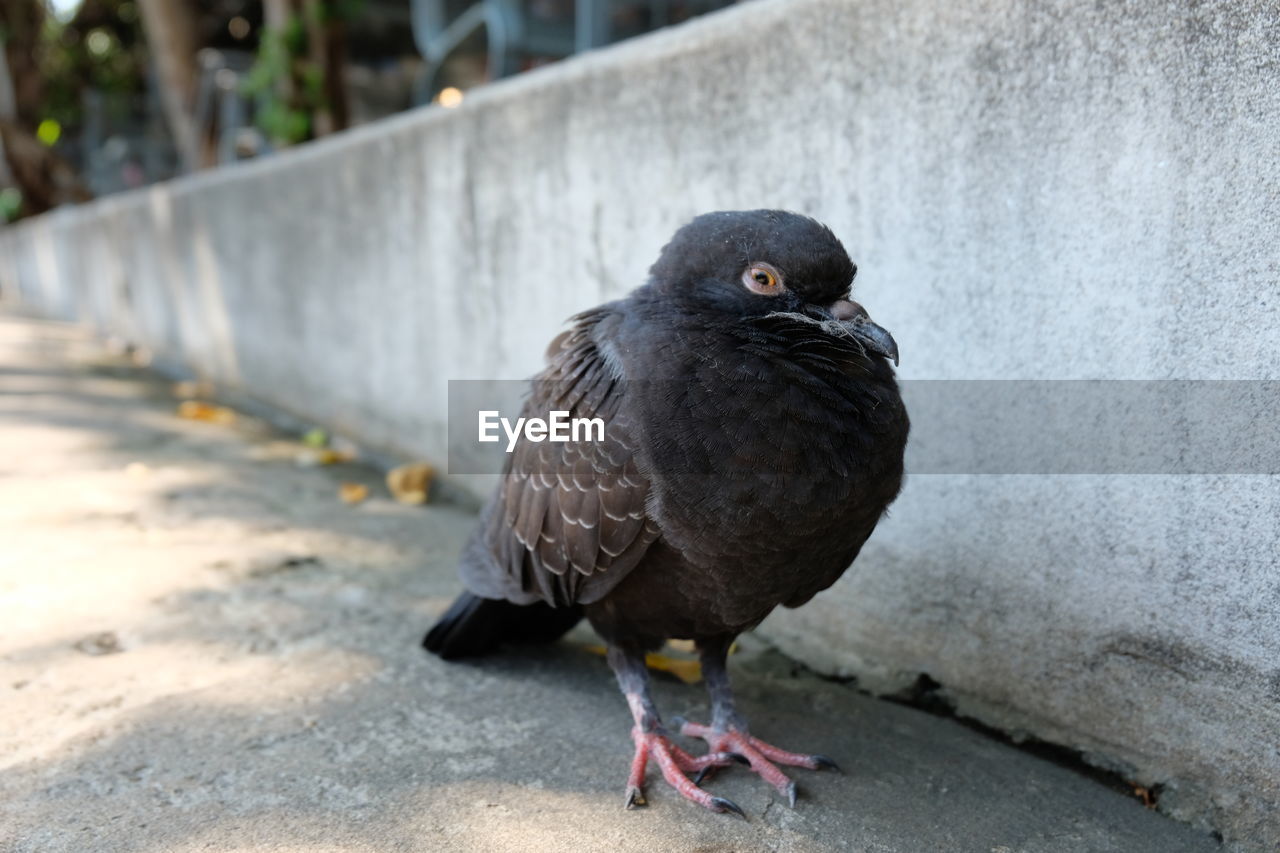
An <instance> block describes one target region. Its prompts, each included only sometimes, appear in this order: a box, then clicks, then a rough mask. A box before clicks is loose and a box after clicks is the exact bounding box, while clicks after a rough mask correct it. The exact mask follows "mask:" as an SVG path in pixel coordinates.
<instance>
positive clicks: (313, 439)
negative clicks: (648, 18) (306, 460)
mask: <svg viewBox="0 0 1280 853" xmlns="http://www.w3.org/2000/svg"><path fill="white" fill-rule="evenodd" d="M302 443H303V444H305V445H306V446H307V447H317V448H319V447H324V446H325V445H327V444H328V443H329V433H327V432H325V431H324V430H322V429H320V428H319V427H316V428H315V429H309V430H307V431H306V432H305V433H303V435H302Z"/></svg>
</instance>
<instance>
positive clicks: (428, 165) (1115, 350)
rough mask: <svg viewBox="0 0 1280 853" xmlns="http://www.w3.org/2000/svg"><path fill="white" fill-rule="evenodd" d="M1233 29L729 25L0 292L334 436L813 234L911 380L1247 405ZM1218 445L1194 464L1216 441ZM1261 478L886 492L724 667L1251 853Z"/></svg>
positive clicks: (1250, 329)
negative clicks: (709, 260) (1166, 388)
mask: <svg viewBox="0 0 1280 853" xmlns="http://www.w3.org/2000/svg"><path fill="white" fill-rule="evenodd" d="M1277 43H1280V15H1278V14H1277V12H1276V8H1275V4H1274V3H1271V2H1264V0H1253V1H1252V2H1231V3H1227V2H1224V3H1196V4H1173V5H1170V4H1097V3H1092V2H1086V0H1054V1H1053V2H1047V3H1036V4H1015V3H1008V2H1003V3H1000V2H982V0H962V2H957V3H948V4H937V3H932V2H925V0H905V2H904V0H892V2H891V0H867V2H857V3H854V2H850V0H767V1H766V2H759V3H752V4H747V5H744V6H741V7H739V8H736V9H733V10H730V11H728V12H725V13H723V14H717V15H714V16H710V17H708V18H706V19H704V20H701V21H699V22H696V23H694V24H692V25H690V26H686V27H683V28H680V29H678V30H675V31H671V32H668V33H663V34H659V35H657V36H654V37H651V38H645V39H641V40H638V41H635V42H632V43H630V44H627V45H623V46H621V47H618V48H616V49H611V50H609V51H604V52H601V53H599V54H597V55H593V56H588V57H585V58H582V59H579V60H575V61H572V62H568V63H564V64H561V65H557V66H555V67H554V68H551V69H547V70H544V71H540V72H537V73H534V74H529V75H526V76H524V77H522V78H520V79H517V80H514V81H510V82H507V83H503V84H501V85H497V86H493V87H490V88H488V89H486V90H485V91H483V92H477V93H475V94H474V95H472V96H468V100H467V101H466V103H465V104H464V105H463V106H462V107H461V108H460V109H457V110H453V111H444V110H426V111H420V112H416V113H413V114H410V115H407V116H404V117H402V118H398V119H395V120H392V121H389V122H385V123H382V124H379V125H377V126H373V127H369V128H365V129H362V130H360V131H357V132H355V133H351V134H347V135H344V136H342V137H340V138H337V139H334V140H332V141H329V142H326V143H323V144H317V145H312V146H306V147H304V148H302V149H300V150H298V151H296V152H291V153H289V154H286V155H283V156H278V157H275V158H273V159H270V160H263V161H261V162H258V163H254V164H250V165H246V166H244V167H241V168H237V169H233V170H227V171H220V172H217V173H214V174H210V175H205V176H200V177H197V178H194V179H192V180H187V181H181V182H178V183H176V184H174V185H171V186H164V187H159V188H156V189H153V190H149V191H146V192H141V193H137V194H132V195H128V196H122V197H117V198H112V199H107V200H104V201H103V202H101V203H98V204H95V205H92V206H89V207H85V208H81V209H76V210H66V211H61V212H59V213H57V214H55V215H53V216H50V217H46V218H43V219H41V220H37V221H34V222H31V223H28V224H25V225H23V226H21V227H19V228H16V229H10V230H8V232H7V233H6V234H3V235H0V281H3V282H4V284H5V285H6V286H13V285H14V284H15V283H16V284H17V286H18V287H19V288H20V289H21V292H22V294H23V297H24V299H26V300H27V301H29V302H30V303H32V304H34V305H37V306H40V307H41V308H42V310H44V311H46V312H49V313H52V314H55V315H58V316H78V317H83V318H88V319H92V320H93V321H94V322H96V323H97V324H98V325H99V326H100V327H102V328H106V329H110V330H112V331H114V332H116V333H117V334H120V335H123V336H126V337H128V338H131V339H133V340H136V341H138V342H140V343H142V344H144V345H145V346H147V347H149V348H151V349H152V350H153V351H155V352H156V353H157V355H158V356H159V357H161V358H165V359H168V360H172V361H177V362H181V363H184V364H187V365H191V366H193V367H194V368H196V369H197V370H199V371H201V372H202V373H204V374H206V375H208V376H210V377H213V378H215V379H217V380H218V381H220V382H221V383H223V384H227V385H234V386H237V387H239V388H242V389H244V390H245V391H247V392H249V393H251V394H255V395H257V396H259V397H261V398H264V399H267V400H270V401H272V402H274V403H276V404H277V405H280V406H283V407H285V408H288V409H291V410H293V411H294V412H297V413H301V414H304V415H306V416H307V417H310V418H313V419H316V420H318V421H321V422H324V423H328V424H331V425H336V426H338V427H340V428H341V429H343V430H346V431H348V432H350V433H352V434H354V435H356V436H358V437H359V438H360V439H361V440H362V441H364V442H367V443H370V444H374V445H379V446H383V447H388V448H399V449H402V450H408V451H411V452H413V453H416V454H422V455H427V456H429V457H433V458H437V459H438V458H441V457H442V454H443V441H444V437H443V424H444V420H445V419H444V412H443V407H444V401H445V388H446V386H445V383H446V380H448V379H451V378H501V377H505V378H518V377H521V376H526V375H528V374H530V373H532V372H533V371H534V370H535V368H536V366H537V365H538V362H539V359H540V355H541V352H542V350H543V347H544V345H545V343H546V341H547V340H548V339H549V338H550V336H551V335H552V334H553V333H554V332H555V331H556V330H557V329H558V328H559V324H560V322H561V320H562V318H564V317H565V316H567V315H569V314H570V313H572V312H574V311H577V310H580V309H582V308H585V307H588V306H590V305H592V304H595V303H597V302H599V301H601V300H603V299H607V298H610V297H613V296H616V295H618V294H621V293H623V292H624V291H626V290H627V289H629V288H630V287H632V286H634V285H636V284H638V283H639V282H640V281H641V280H642V278H643V276H644V271H645V269H646V267H647V265H648V263H649V262H650V261H651V260H652V259H653V257H654V256H655V254H656V252H657V250H658V248H659V246H660V245H661V244H662V243H663V241H664V240H665V239H666V237H667V236H668V235H669V234H670V233H671V231H672V230H673V229H674V227H675V226H676V225H678V224H680V223H681V222H683V221H684V220H686V219H687V218H688V217H690V216H692V215H693V214H695V213H697V212H700V211H704V210H708V209H714V208H727V207H755V206H781V207H790V208H794V209H797V210H802V211H805V212H808V213H811V214H813V215H815V216H818V217H820V218H821V219H823V220H825V221H827V222H829V223H830V224H831V225H832V226H833V227H834V228H835V230H836V231H837V233H839V234H840V235H841V236H842V237H843V238H844V239H845V241H846V243H847V245H848V246H849V248H850V250H851V252H852V254H853V255H854V257H855V259H856V260H857V261H858V262H859V264H860V265H861V268H862V275H861V277H860V279H859V284H858V293H859V297H860V298H861V299H862V301H864V302H865V303H866V304H867V305H868V306H869V308H870V310H871V312H872V315H873V316H874V317H876V319H877V320H879V321H880V322H881V323H883V324H884V325H885V326H886V327H888V328H889V329H891V330H892V331H893V332H894V334H895V335H896V337H897V339H898V341H899V343H900V344H901V349H902V352H903V357H904V362H903V371H902V372H903V375H904V376H907V377H914V378H935V379H938V378H941V379H949V378H1041V379H1060V378H1146V379H1151V378H1160V379H1178V378H1199V379H1207V378H1276V370H1277V368H1276V365H1277V364H1280V332H1278V331H1277V330H1278V329H1280V299H1277V298H1276V295H1275V282H1276V280H1277V276H1278V273H1280V208H1278V207H1277V205H1276V199H1277V198H1280V156H1277V154H1278V153H1280V119H1278V118H1277V116H1280V86H1277V85H1276V79H1277V73H1278V68H1277V54H1276V44H1277ZM1224 440H1226V441H1230V440H1231V437H1230V436H1224ZM1278 519H1280V483H1278V482H1277V480H1276V478H1273V477H1262V476H1255V477H1251V476H1230V477H1228V476H1209V475H1205V476H1142V477H1137V476H1130V477H1126V476H1107V477H1089V476H1078V477H1030V476H1017V477H1012V476H1011V477H994V476H986V477H976V476H945V477H943V476H932V477H924V476H920V477H915V478H913V479H911V480H910V482H909V483H908V485H907V488H906V490H905V492H904V493H903V495H902V498H901V499H900V501H899V502H898V504H897V505H896V507H895V510H894V514H893V516H892V517H891V518H890V519H889V521H888V522H887V523H885V524H884V525H883V526H882V528H881V529H880V530H878V531H877V533H876V535H875V537H873V539H872V541H871V543H870V545H869V546H868V548H867V549H866V551H865V552H864V556H863V557H862V559H861V560H860V561H859V562H858V565H857V567H856V568H855V569H854V570H853V571H852V572H851V573H850V574H849V576H847V577H846V578H845V580H844V581H842V582H841V583H840V584H839V585H838V586H837V587H836V588H835V589H834V590H832V591H831V592H830V593H827V594H825V595H823V596H821V597H820V598H819V599H818V600H816V601H815V602H814V603H813V604H812V605H810V606H809V607H807V608H805V609H803V610H800V611H798V612H796V613H785V614H779V615H778V616H777V617H776V618H774V619H771V620H770V621H769V622H767V623H766V624H765V626H763V628H762V630H763V631H764V633H765V634H766V635H767V636H769V637H771V638H772V639H774V640H776V641H778V642H780V643H781V644H783V646H784V647H785V648H786V649H787V650H788V651H789V652H790V653H792V654H795V655H797V656H799V657H800V658H802V659H804V660H806V661H808V662H810V663H812V664H814V665H815V666H819V667H822V668H824V669H827V670H830V671H835V672H840V673H844V674H853V675H857V676H858V677H859V678H860V679H862V681H863V683H864V684H865V685H866V686H868V687H870V688H872V689H875V690H881V691H893V690H897V689H900V688H902V687H903V686H905V685H910V684H912V683H914V682H915V680H916V679H917V677H918V675H919V674H920V673H927V674H928V675H929V676H930V677H931V678H932V679H934V680H936V681H937V682H940V683H941V684H942V685H943V693H944V695H945V696H946V697H948V698H949V699H950V700H951V701H953V702H955V703H957V705H958V707H959V708H960V709H961V711H962V712H964V713H966V714H971V715H973V716H976V717H979V718H980V719H982V720H984V721H986V722H989V723H991V724H994V725H997V726H1001V727H1004V728H1006V729H1008V730H1012V731H1015V732H1019V731H1020V732H1028V733H1031V734H1034V735H1037V736H1040V737H1043V738H1047V739H1050V740H1053V741H1055V742H1058V743H1061V744H1065V745H1067V746H1070V747H1073V748H1078V749H1080V750H1083V751H1084V752H1086V753H1087V754H1088V755H1090V756H1091V757H1092V758H1093V759H1094V760H1096V761H1098V762H1099V763H1102V764H1104V765H1107V766H1111V767H1115V768H1118V769H1120V770H1121V771H1122V772H1123V773H1125V774H1126V775H1128V776H1129V777H1131V778H1134V779H1136V780H1139V781H1141V782H1144V783H1147V784H1156V783H1159V784H1163V785H1164V786H1165V791H1164V796H1163V797H1162V800H1161V805H1162V807H1163V808H1166V809H1168V810H1169V811H1171V812H1172V813H1173V814H1176V815H1179V816H1181V817H1185V818H1188V819H1192V820H1195V821H1198V822H1200V823H1201V824H1202V825H1204V824H1208V825H1212V826H1216V827H1218V828H1220V829H1221V830H1222V831H1223V832H1225V833H1226V834H1227V835H1228V836H1229V837H1233V838H1239V839H1245V840H1246V841H1248V842H1249V843H1252V844H1254V845H1255V846H1258V847H1260V848H1262V849H1275V847H1276V846H1278V845H1280V828H1278V827H1277V823H1278V821H1277V819H1276V817H1275V815H1276V814H1277V809H1278V808H1280V752H1278V750H1280V664H1277V661H1280V606H1278V605H1280V581H1278V580H1277V578H1278V576H1280V572H1277V558H1276V554H1277V553H1280V521H1278Z"/></svg>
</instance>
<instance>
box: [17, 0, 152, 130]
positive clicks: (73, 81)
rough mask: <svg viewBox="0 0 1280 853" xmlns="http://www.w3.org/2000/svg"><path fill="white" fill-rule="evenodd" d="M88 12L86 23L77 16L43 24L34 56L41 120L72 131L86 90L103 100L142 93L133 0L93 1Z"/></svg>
mask: <svg viewBox="0 0 1280 853" xmlns="http://www.w3.org/2000/svg"><path fill="white" fill-rule="evenodd" d="M94 11H95V14H94V15H93V17H92V19H89V20H88V21H85V20H82V19H83V18H84V16H82V15H77V16H76V17H74V18H72V19H71V20H69V21H61V20H59V19H58V18H57V16H55V15H49V16H47V17H46V19H45V26H44V31H43V32H42V33H41V39H40V45H39V49H38V51H37V54H36V56H37V61H38V63H39V66H40V71H41V74H42V76H43V78H44V85H45V91H44V103H43V114H42V115H41V116H40V119H41V120H42V121H43V120H48V121H52V122H54V123H55V124H56V125H59V126H61V127H63V128H68V127H71V128H74V127H78V126H79V125H80V118H81V112H82V109H83V107H82V104H83V93H84V91H85V90H86V89H92V90H95V91H98V92H100V93H102V94H103V95H104V96H105V97H107V98H108V99H113V98H117V96H134V95H142V94H143V93H144V92H145V91H146V80H147V52H146V45H145V41H144V39H143V33H142V22H141V16H140V15H139V14H138V8H137V5H136V0H97V2H96V3H95V4H94Z"/></svg>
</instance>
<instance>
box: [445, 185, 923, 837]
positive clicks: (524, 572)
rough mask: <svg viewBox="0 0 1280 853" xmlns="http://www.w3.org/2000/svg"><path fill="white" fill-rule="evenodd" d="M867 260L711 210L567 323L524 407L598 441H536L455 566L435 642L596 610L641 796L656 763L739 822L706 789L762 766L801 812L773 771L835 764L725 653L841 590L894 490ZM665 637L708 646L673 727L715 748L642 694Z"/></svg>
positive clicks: (515, 464) (521, 632)
mask: <svg viewBox="0 0 1280 853" xmlns="http://www.w3.org/2000/svg"><path fill="white" fill-rule="evenodd" d="M856 271H857V268H856V267H855V266H854V264H853V262H852V261H850V260H849V256H848V255H847V254H846V253H845V250H844V247H843V246H841V244H840V241H839V240H837V239H836V237H835V235H833V234H832V233H831V231H830V230H829V229H828V228H826V227H825V226H823V225H821V224H820V223H818V222H815V221H814V220H812V219H809V218H807V217H804V216H800V215H797V214H794V213H787V212H784V211H778V210H752V211H730V212H720V213H708V214H706V215H704V216H699V217H698V218H696V219H694V220H693V221H692V222H690V223H689V224H688V225H686V226H684V227H683V228H681V229H680V230H679V231H678V232H676V235H675V237H673V238H672V240H671V242H670V243H668V244H667V246H666V247H665V248H664V249H663V250H662V254H661V256H660V257H659V258H658V262H657V263H656V264H654V265H653V268H652V269H651V270H650V278H649V282H648V283H647V284H645V285H644V286H643V287H640V288H638V289H637V290H635V291H634V292H632V294H631V295H630V296H628V297H627V298H626V299H623V300H620V301H618V302H611V303H609V304H607V305H602V306H600V307H599V308H595V309H592V310H590V311H586V312H584V313H582V314H579V315H578V316H576V317H574V318H573V320H572V326H571V328H570V329H569V330H568V331H566V332H564V333H563V334H561V335H560V336H559V337H558V338H557V339H556V340H555V341H554V342H553V343H552V345H551V348H550V350H549V352H548V361H549V364H548V366H547V368H546V369H545V370H544V371H543V372H542V373H541V374H539V375H538V376H537V377H536V378H535V379H534V381H533V387H532V393H531V395H530V399H529V401H528V404H527V405H526V407H525V410H524V416H525V417H541V418H547V417H548V413H549V412H551V411H553V410H560V411H568V412H570V413H571V416H572V417H575V418H579V417H581V418H601V419H602V420H603V421H604V424H605V430H604V436H603V440H592V441H588V440H586V436H585V435H582V436H581V440H579V441H569V442H563V443H557V442H550V441H543V442H537V443H535V442H531V441H527V440H524V439H521V442H520V443H519V444H518V445H517V446H516V448H515V450H514V452H513V453H512V456H511V459H510V463H509V466H508V470H507V473H506V476H505V477H504V478H503V481H502V484H501V485H500V486H499V488H498V490H497V491H496V493H495V494H494V496H493V498H492V499H491V500H490V501H489V503H488V505H487V507H486V508H485V510H484V513H483V515H482V516H481V518H480V523H479V525H478V526H477V527H476V530H475V533H474V535H473V536H472V537H471V540H470V543H469V544H468V545H467V547H466V550H465V552H464V553H463V555H462V562H461V566H460V574H461V576H462V582H463V584H464V585H465V586H466V591H465V592H463V593H462V595H461V596H460V597H459V598H458V600H457V601H456V602H454V604H453V605H452V606H451V607H450V608H449V610H448V611H447V612H446V613H445V614H444V615H443V616H442V617H441V618H440V621H439V622H438V623H437V624H436V626H435V627H434V628H432V629H431V631H430V633H428V634H427V637H426V640H425V641H424V645H425V646H426V648H428V649H429V650H431V651H433V652H435V653H436V654H438V655H440V656H441V657H443V658H446V659H454V658H460V657H465V656H469V655H479V654H484V653H486V652H489V651H492V650H493V649H494V648H496V647H497V646H499V645H500V644H502V643H504V642H509V643H510V642H515V643H519V642H532V641H549V640H554V639H556V638H557V637H559V636H561V635H562V634H563V633H564V632H566V631H568V630H569V629H570V628H571V627H573V625H574V624H575V623H576V622H577V621H578V620H579V619H580V618H582V616H586V618H587V620H588V621H589V622H590V623H591V625H592V626H593V627H594V628H595V629H596V631H597V632H598V633H599V634H600V635H601V636H602V637H604V639H605V640H606V642H607V643H608V645H609V655H608V657H609V664H610V665H611V666H612V667H613V670H614V672H615V673H616V674H617V677H618V683H619V685H620V686H621V688H622V691H623V693H624V694H625V695H626V698H627V703H628V704H629V705H630V707H631V715H632V717H633V718H634V720H635V727H634V728H633V729H632V732H631V736H632V739H633V740H634V741H635V758H634V760H633V762H632V765H631V775H630V778H629V780H628V783H627V795H626V804H627V805H628V806H629V807H630V806H637V805H643V804H644V802H645V801H644V793H643V789H644V778H645V767H646V764H647V762H648V759H649V758H650V757H652V758H654V759H655V760H656V761H657V762H658V765H659V767H660V769H661V771H662V775H663V777H664V778H665V779H666V781H667V782H668V783H670V784H671V785H672V786H673V787H675V788H676V789H677V790H678V791H679V792H680V793H681V794H683V795H684V796H685V797H687V798H688V799H690V800H693V801H694V802H696V803H699V804H700V805H702V806H705V807H706V808H709V809H712V810H713V811H721V812H723V811H733V812H737V813H739V814H741V810H740V809H739V808H738V807H737V806H736V805H734V804H733V803H732V802H730V801H728V800H725V799H723V798H720V797H715V796H712V795H711V794H709V793H708V792H707V791H705V790H703V789H702V788H701V787H699V786H698V783H699V782H700V781H701V778H702V775H703V774H705V773H706V772H707V771H709V770H710V769H711V768H715V767H721V766H725V765H727V764H729V763H731V762H735V761H736V762H741V763H746V764H749V765H750V767H751V769H752V770H754V771H755V772H756V773H758V774H759V775H760V776H761V777H763V778H764V779H765V780H766V781H768V782H769V783H770V784H771V785H773V786H774V787H775V788H776V789H777V790H778V791H779V792H780V793H781V794H782V795H783V796H784V797H786V798H788V800H789V801H790V802H791V803H792V804H793V805H794V802H795V792H796V788H795V784H794V783H793V782H792V781H791V780H790V779H788V778H787V776H786V775H784V774H783V773H782V771H780V770H779V769H778V768H777V766H776V765H779V764H782V765H791V766H796V767H807V768H810V769H819V768H823V767H834V764H833V763H832V762H831V760H830V759H828V758H825V757H823V756H820V755H803V754H799V753H793V752H787V751H784V750H781V749H779V748H777V747H775V746H772V745H770V744H768V743H765V742H764V741H761V740H759V739H758V738H755V737H753V736H752V735H750V734H749V733H748V730H747V723H746V720H745V719H744V718H743V717H742V715H741V714H739V713H738V711H737V710H735V708H734V702H733V694H732V692H731V690H730V687H729V678H728V674H727V672H726V669H725V658H726V656H727V654H728V650H729V646H730V644H731V643H732V642H733V640H734V638H735V637H736V636H737V635H738V634H740V633H742V632H743V631H747V630H750V629H751V628H754V627H755V626H756V625H758V624H759V623H760V621H761V620H762V619H764V618H765V617H766V616H768V615H769V613H770V612H771V611H772V610H773V609H774V608H775V607H777V606H778V605H779V604H781V605H784V606H787V607H799V606H800V605H801V604H804V603H805V602H806V601H808V600H809V599H810V598H812V597H813V596H814V595H815V594H816V593H818V592H820V591H821V590H824V589H826V588H827V587H829V586H831V584H833V583H835V581H836V579H837V578H839V577H840V575H841V574H843V573H844V571H845V569H847V568H848V567H849V564H850V563H852V562H853V560H854V558H855V557H857V556H858V552H859V550H861V548H862V545H863V543H864V542H866V541H867V537H868V536H870V535H871V531H872V530H874V529H875V526H876V522H877V521H879V519H880V517H881V516H882V515H883V514H884V512H885V509H886V508H887V507H888V506H889V504H890V503H891V502H892V501H893V499H894V498H895V497H896V496H897V494H898V490H899V488H900V487H901V484H902V459H903V450H904V448H905V446H906V442H907V429H908V423H907V413H906V410H905V408H904V407H903V404H902V399H901V397H900V396H899V394H898V386H897V383H896V382H895V380H894V371H893V367H891V366H890V364H889V362H890V361H893V363H894V364H896V363H897V361H898V349H897V345H896V344H895V343H894V340H893V338H892V337H891V336H890V335H889V333H888V332H886V331H885V330H884V329H882V328H881V327H880V326H877V325H876V324H875V323H873V322H871V320H870V318H869V317H868V316H867V312H866V311H864V310H863V308H862V306H860V305H859V304H858V303H856V302H852V301H850V299H849V295H850V294H849V291H850V286H851V285H852V284H853V277H854V273H855V272H856ZM592 438H598V436H592ZM672 638H680V639H690V640H693V641H694V642H695V643H696V644H697V646H698V650H699V654H700V657H701V660H702V668H703V673H704V677H705V678H706V682H707V687H708V690H709V691H710V695H711V721H710V724H709V725H705V726H704V725H698V724H694V723H688V722H685V723H683V724H682V726H681V727H680V732H681V734H683V735H685V736H689V737H697V738H701V739H703V740H705V741H706V742H707V744H708V745H709V751H708V752H707V753H706V754H705V755H701V756H698V757H694V756H692V755H690V754H689V753H687V752H685V751H684V750H682V749H681V748H680V747H678V746H676V745H675V744H674V743H672V741H671V733H670V731H669V730H668V729H667V728H666V727H664V725H663V723H662V720H661V718H660V717H659V715H658V711H657V708H655V707H654V704H653V701H652V699H651V698H650V695H649V687H648V674H647V671H646V669H645V664H644V655H645V653H646V652H648V651H652V650H654V649H657V648H658V647H660V646H661V645H662V643H663V642H664V641H665V640H667V639H672ZM691 773H692V774H697V775H696V776H695V777H694V778H693V779H690V778H689V777H688V776H687V775H686V774H691Z"/></svg>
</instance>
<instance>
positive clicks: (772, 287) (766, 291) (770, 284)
mask: <svg viewBox="0 0 1280 853" xmlns="http://www.w3.org/2000/svg"><path fill="white" fill-rule="evenodd" d="M742 283H743V284H745V285H746V286H747V290H750V291H751V292H752V293H759V294H760V295H761V296H776V295H777V294H779V293H781V292H782V274H781V273H779V272H778V271H777V270H776V269H774V268H773V267H771V266H769V265H767V264H755V265H754V266H751V267H749V268H748V269H747V271H746V272H744V273H743V274H742Z"/></svg>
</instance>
